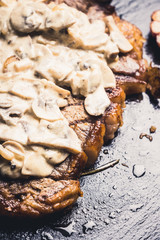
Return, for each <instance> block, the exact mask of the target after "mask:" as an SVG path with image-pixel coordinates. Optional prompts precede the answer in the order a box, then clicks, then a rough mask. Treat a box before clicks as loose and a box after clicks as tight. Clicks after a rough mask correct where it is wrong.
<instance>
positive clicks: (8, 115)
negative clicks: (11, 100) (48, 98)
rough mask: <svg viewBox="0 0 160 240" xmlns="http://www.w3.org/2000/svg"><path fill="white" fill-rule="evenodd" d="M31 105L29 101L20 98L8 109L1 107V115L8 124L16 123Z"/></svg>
mask: <svg viewBox="0 0 160 240" xmlns="http://www.w3.org/2000/svg"><path fill="white" fill-rule="evenodd" d="M29 108H30V106H29V104H28V103H27V102H25V101H23V100H21V99H20V101H19V102H16V103H15V104H14V105H13V106H12V107H10V108H7V109H0V117H1V118H2V119H3V121H4V122H5V123H6V124H8V125H15V126H16V124H17V122H18V121H19V119H20V118H21V117H22V116H23V115H24V113H25V112H26V111H27V110H29Z"/></svg>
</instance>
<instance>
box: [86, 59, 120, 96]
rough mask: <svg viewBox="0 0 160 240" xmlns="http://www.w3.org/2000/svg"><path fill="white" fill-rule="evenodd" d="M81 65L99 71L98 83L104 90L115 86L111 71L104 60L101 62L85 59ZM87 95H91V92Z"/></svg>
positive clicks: (99, 60)
mask: <svg viewBox="0 0 160 240" xmlns="http://www.w3.org/2000/svg"><path fill="white" fill-rule="evenodd" d="M82 63H83V64H86V65H88V66H90V68H99V69H100V72H99V74H98V76H97V78H98V77H100V83H102V84H103V86H104V87H105V88H107V87H115V86H116V80H115V77H114V74H113V72H112V70H111V69H110V68H109V67H108V66H107V63H106V61H105V60H101V59H99V58H92V59H91V58H88V59H87V58H86V57H85V58H84V60H82ZM91 83H92V82H91ZM94 90H95V89H94ZM89 93H91V91H90V92H89Z"/></svg>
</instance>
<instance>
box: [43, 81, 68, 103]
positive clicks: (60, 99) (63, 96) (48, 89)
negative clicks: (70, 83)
mask: <svg viewBox="0 0 160 240" xmlns="http://www.w3.org/2000/svg"><path fill="white" fill-rule="evenodd" d="M42 81H43V83H44V89H43V91H42V92H43V94H44V95H45V96H47V97H48V98H49V97H51V98H55V99H56V102H57V105H58V107H65V106H66V105H67V104H68V101H67V98H68V97H69V95H70V91H68V90H66V89H64V88H61V87H59V86H57V85H55V84H54V83H53V82H51V81H46V80H42Z"/></svg>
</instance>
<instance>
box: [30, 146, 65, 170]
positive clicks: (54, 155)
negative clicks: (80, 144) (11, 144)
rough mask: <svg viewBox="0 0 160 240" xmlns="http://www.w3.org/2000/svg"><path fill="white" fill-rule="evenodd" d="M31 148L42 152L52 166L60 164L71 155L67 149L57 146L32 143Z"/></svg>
mask: <svg viewBox="0 0 160 240" xmlns="http://www.w3.org/2000/svg"><path fill="white" fill-rule="evenodd" d="M31 149H33V151H34V152H38V153H39V154H41V155H42V156H43V157H44V158H45V159H46V161H47V162H48V163H49V164H51V165H52V166H54V165H57V164H60V163H61V162H63V161H64V160H65V159H66V158H67V157H68V155H69V153H68V152H67V151H64V150H61V149H56V148H46V147H45V148H44V147H40V146H36V145H31Z"/></svg>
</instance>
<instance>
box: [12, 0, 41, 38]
mask: <svg viewBox="0 0 160 240" xmlns="http://www.w3.org/2000/svg"><path fill="white" fill-rule="evenodd" d="M10 21H11V25H12V27H13V28H14V29H15V30H17V31H19V32H22V33H31V32H33V31H35V30H37V29H38V27H40V25H41V24H43V21H44V20H43V16H42V15H41V14H38V13H37V12H36V8H35V4H34V3H32V2H26V3H23V4H22V3H18V4H17V5H16V6H15V8H14V9H13V10H12V13H11V16H10Z"/></svg>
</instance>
